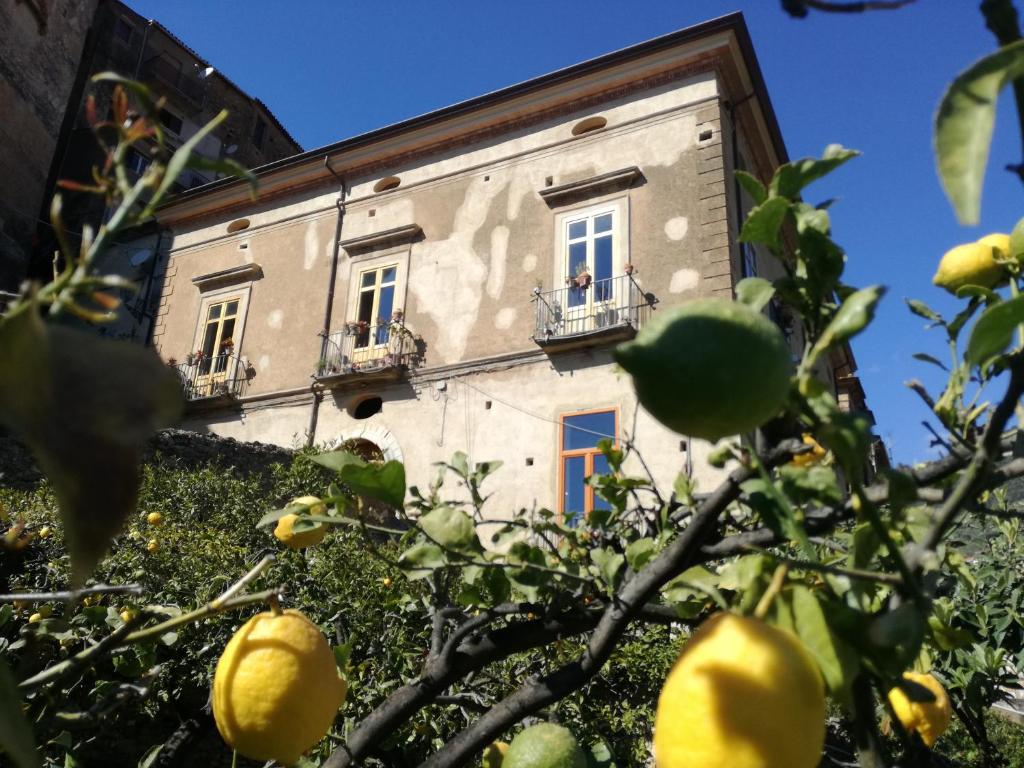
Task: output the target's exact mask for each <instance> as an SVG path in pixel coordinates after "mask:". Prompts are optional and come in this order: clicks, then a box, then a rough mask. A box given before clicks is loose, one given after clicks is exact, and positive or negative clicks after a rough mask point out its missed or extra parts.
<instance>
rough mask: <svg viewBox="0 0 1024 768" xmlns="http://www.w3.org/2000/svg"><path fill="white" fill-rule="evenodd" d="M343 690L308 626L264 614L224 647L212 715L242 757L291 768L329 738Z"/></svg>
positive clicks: (293, 614)
mask: <svg viewBox="0 0 1024 768" xmlns="http://www.w3.org/2000/svg"><path fill="white" fill-rule="evenodd" d="M346 690H347V686H346V684H345V681H344V680H342V679H341V678H340V677H338V667H337V664H336V663H335V661H334V653H333V652H332V651H331V647H330V645H328V644H327V640H326V639H325V638H324V636H323V633H321V632H320V630H319V628H318V627H317V626H316V625H315V624H314V623H313V622H311V621H310V620H309V619H307V618H306V617H305V616H303V615H302V614H301V613H299V612H298V611H294V610H288V611H285V612H283V613H280V614H274V613H270V612H265V613H260V614H257V615H256V616H253V617H252V618H251V619H249V621H247V622H246V623H245V624H244V625H242V627H241V628H240V629H239V630H238V631H237V632H235V634H234V636H233V637H232V638H231V640H229V641H228V644H227V646H226V647H225V648H224V653H223V654H221V657H220V660H219V661H218V662H217V670H216V672H215V673H214V677H213V716H214V719H215V720H216V723H217V730H219V731H220V734H221V736H223V737H224V741H225V742H227V744H228V746H230V747H231V748H232V749H235V750H238V752H239V754H242V755H244V756H246V757H249V758H252V759H253V760H276V761H277V762H279V763H281V764H282V765H291V764H293V763H295V762H296V761H297V760H298V759H299V757H301V756H302V753H303V752H305V751H306V750H307V749H309V748H310V747H312V746H314V745H315V744H317V742H319V741H320V740H321V739H322V738H323V737H324V735H325V734H326V733H327V730H328V729H329V728H330V727H331V723H333V722H334V716H335V714H336V713H337V711H338V708H339V707H340V706H341V704H342V702H344V700H345V693H346Z"/></svg>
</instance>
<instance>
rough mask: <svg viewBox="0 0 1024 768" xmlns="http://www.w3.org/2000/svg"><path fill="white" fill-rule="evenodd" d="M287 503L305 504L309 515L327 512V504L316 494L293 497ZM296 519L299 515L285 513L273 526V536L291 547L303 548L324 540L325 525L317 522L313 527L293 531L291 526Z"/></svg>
mask: <svg viewBox="0 0 1024 768" xmlns="http://www.w3.org/2000/svg"><path fill="white" fill-rule="evenodd" d="M289 503H290V504H306V505H307V506H308V507H309V514H311V515H324V514H326V513H327V506H326V505H325V504H324V503H323V502H322V501H320V499H318V498H317V497H316V496H302V497H300V498H298V499H293V500H292V501H291V502H289ZM298 519H299V515H296V514H287V515H285V516H284V517H282V518H281V519H280V520H278V521H277V526H276V527H275V528H274V536H275V537H276V538H277V540H278V541H280V542H281V543H282V544H284V545H285V546H286V547H289V548H291V549H304V548H305V547H312V546H314V545H316V544H319V543H320V542H321V541H323V540H324V536H326V535H327V526H326V525H324V524H323V523H317V525H316V527H314V528H310V529H309V530H306V531H301V532H300V533H295V532H294V531H293V530H292V528H293V526H294V525H295V521H296V520H298Z"/></svg>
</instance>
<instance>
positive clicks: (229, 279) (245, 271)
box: [192, 264, 263, 293]
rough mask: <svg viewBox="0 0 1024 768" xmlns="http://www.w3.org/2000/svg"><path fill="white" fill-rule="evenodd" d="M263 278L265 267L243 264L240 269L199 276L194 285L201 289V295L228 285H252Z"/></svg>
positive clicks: (234, 268)
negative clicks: (254, 281)
mask: <svg viewBox="0 0 1024 768" xmlns="http://www.w3.org/2000/svg"><path fill="white" fill-rule="evenodd" d="M262 278H263V267H261V266H260V265H259V264H243V265H241V266H240V267H231V268H230V269H222V270H220V271H219V272H210V273H209V274H207V275H199V276H198V277H193V278H192V284H193V285H194V286H195V287H196V288H198V289H199V292H200V293H205V292H206V291H212V290H213V289H214V288H223V287H224V286H227V285H237V284H238V283H251V282H252V281H253V280H260V279H262Z"/></svg>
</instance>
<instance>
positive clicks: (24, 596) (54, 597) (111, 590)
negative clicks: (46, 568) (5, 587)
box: [0, 584, 142, 603]
mask: <svg viewBox="0 0 1024 768" xmlns="http://www.w3.org/2000/svg"><path fill="white" fill-rule="evenodd" d="M141 594H142V586H141V585H140V584H96V585H94V586H91V587H82V588H81V589H71V590H66V591H63V592H12V593H11V594H9V595H0V603H16V602H25V603H45V602H49V601H62V600H77V599H78V598H80V597H83V596H84V595H141Z"/></svg>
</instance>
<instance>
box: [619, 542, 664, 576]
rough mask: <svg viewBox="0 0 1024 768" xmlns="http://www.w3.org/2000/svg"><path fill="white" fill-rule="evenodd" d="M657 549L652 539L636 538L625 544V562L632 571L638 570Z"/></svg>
mask: <svg viewBox="0 0 1024 768" xmlns="http://www.w3.org/2000/svg"><path fill="white" fill-rule="evenodd" d="M657 551H658V546H657V544H656V543H655V541H654V539H637V540H636V541H631V542H630V543H629V544H628V545H627V546H626V562H627V563H629V567H630V568H632V569H633V570H634V571H639V570H640V569H641V568H643V567H644V566H645V565H647V563H648V561H650V559H651V558H652V557H654V555H655V553H656V552H657Z"/></svg>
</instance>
